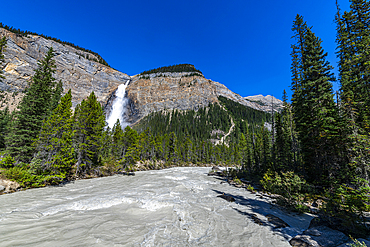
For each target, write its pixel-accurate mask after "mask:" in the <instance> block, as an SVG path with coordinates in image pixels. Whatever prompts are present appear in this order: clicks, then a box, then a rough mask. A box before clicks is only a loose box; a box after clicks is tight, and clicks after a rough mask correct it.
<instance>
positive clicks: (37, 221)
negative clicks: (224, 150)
mask: <svg viewBox="0 0 370 247" xmlns="http://www.w3.org/2000/svg"><path fill="white" fill-rule="evenodd" d="M208 171H209V168H171V169H166V170H161V171H147V172H137V173H136V176H131V177H128V176H118V175H116V176H112V177H105V178H99V179H89V180H79V181H75V182H74V183H70V184H66V185H64V186H61V187H47V188H40V189H31V190H27V191H22V192H17V193H13V194H8V195H1V196H0V236H1V246H22V245H23V246H290V245H289V243H288V240H289V239H290V238H291V237H292V236H293V235H294V234H298V233H299V231H301V229H304V228H306V227H307V226H308V224H309V220H310V217H309V216H295V215H289V214H287V213H285V212H282V211H280V210H279V209H278V208H276V207H274V206H272V205H271V204H269V201H268V199H261V198H259V197H257V196H256V195H255V194H251V193H250V192H248V191H246V190H244V189H240V188H235V187H232V186H230V185H228V184H225V183H222V184H221V183H220V180H219V179H217V178H213V177H209V176H207V172H208ZM222 193H225V194H230V195H232V196H234V197H235V198H236V201H235V202H233V203H231V202H227V201H225V200H223V199H221V198H219V197H217V196H218V195H220V194H222ZM267 214H274V215H276V216H278V217H280V218H282V219H283V220H284V221H286V222H287V223H288V224H289V225H290V226H291V227H288V228H284V229H274V228H273V227H272V226H271V225H270V224H269V222H268V220H267V218H266V217H265V215H267ZM250 215H256V216H255V217H258V218H259V219H260V220H261V221H262V222H264V225H258V224H256V223H255V222H254V221H253V219H252V218H251V217H249V216H250Z"/></svg>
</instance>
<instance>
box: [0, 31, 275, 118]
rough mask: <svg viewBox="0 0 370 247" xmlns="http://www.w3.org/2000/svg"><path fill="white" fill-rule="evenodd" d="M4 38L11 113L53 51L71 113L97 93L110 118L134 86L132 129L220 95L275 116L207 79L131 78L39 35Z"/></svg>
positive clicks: (4, 85) (258, 102)
mask: <svg viewBox="0 0 370 247" xmlns="http://www.w3.org/2000/svg"><path fill="white" fill-rule="evenodd" d="M2 36H6V38H7V47H6V51H5V53H4V55H5V63H4V64H3V68H2V69H3V71H4V76H5V78H6V79H5V80H3V82H0V90H2V91H8V92H7V93H3V94H4V95H3V94H1V95H0V100H2V101H1V102H0V107H5V105H6V104H7V105H8V106H9V107H10V109H14V108H15V106H16V105H17V104H18V102H19V100H20V98H21V97H22V96H23V94H22V93H21V92H22V91H23V90H24V89H25V88H26V87H27V86H28V84H29V82H30V81H31V79H32V76H33V75H34V70H35V69H36V68H37V61H38V60H41V59H43V58H44V56H45V54H46V52H47V51H48V50H49V48H50V47H53V49H54V51H55V61H56V72H55V74H54V77H55V78H56V79H57V80H62V82H63V86H64V92H67V91H68V90H69V89H71V90H72V97H73V98H72V103H73V107H75V106H76V105H77V104H78V103H80V102H81V101H82V99H85V98H86V97H87V96H88V95H89V94H90V93H91V91H94V92H95V94H96V96H97V98H98V100H99V101H100V102H101V103H102V104H103V105H104V107H105V110H106V113H107V115H109V113H110V110H111V104H112V102H113V101H114V99H115V95H114V92H115V90H116V89H117V87H118V86H119V85H120V84H123V83H126V82H127V81H128V80H131V81H130V84H129V85H128V87H127V89H126V93H127V97H128V104H127V105H126V107H127V111H125V114H126V116H125V118H126V119H127V121H128V122H129V123H131V124H133V123H135V122H137V121H138V120H139V119H141V118H143V117H145V116H147V115H148V114H150V113H151V112H155V111H160V110H165V109H179V110H190V109H195V110H197V109H199V108H201V107H205V106H208V104H209V103H214V102H218V96H220V95H221V96H224V97H226V98H229V99H231V100H234V101H236V102H239V103H240V104H242V105H245V106H247V107H251V108H254V109H257V110H262V111H271V107H269V105H268V102H267V103H266V102H265V101H261V100H254V99H251V98H243V97H242V96H240V95H238V94H236V93H234V92H232V91H230V90H229V89H228V88H227V87H225V86H224V85H222V84H221V83H218V82H214V81H212V80H209V79H206V78H204V77H203V76H200V75H199V74H198V75H194V73H190V72H182V73H153V74H149V75H141V76H140V75H138V76H133V77H130V76H128V75H127V74H124V73H122V72H119V71H117V70H114V69H112V68H109V67H107V66H105V65H102V64H100V63H97V62H94V61H91V59H96V57H95V55H93V54H90V53H88V52H85V51H81V50H77V49H76V48H74V47H71V46H68V45H63V44H60V43H58V42H55V41H53V40H49V39H45V38H43V37H40V36H37V35H28V36H21V35H17V34H14V33H11V32H9V31H7V30H5V29H2V28H0V37H2ZM87 58H90V59H87ZM13 92H16V93H13ZM267 101H269V99H267ZM277 101H278V100H276V102H277ZM261 102H262V103H261ZM5 103H6V104H5ZM265 103H266V104H265ZM276 110H278V108H276Z"/></svg>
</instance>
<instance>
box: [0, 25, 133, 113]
mask: <svg viewBox="0 0 370 247" xmlns="http://www.w3.org/2000/svg"><path fill="white" fill-rule="evenodd" d="M3 36H6V38H7V47H6V51H5V53H4V56H5V64H4V65H5V66H4V68H3V70H4V76H5V78H6V79H5V80H4V81H3V82H2V83H0V90H2V91H13V92H21V91H23V90H24V89H25V88H26V87H27V86H28V83H29V82H30V80H31V78H32V76H33V75H34V70H35V69H36V68H37V61H38V60H40V59H42V58H43V57H44V56H45V54H46V52H47V51H48V49H49V48H50V47H53V49H54V51H55V61H56V66H57V68H56V69H57V71H56V73H55V75H54V76H55V78H56V79H57V80H62V81H63V85H64V92H67V91H68V90H69V89H71V90H72V96H73V98H72V103H73V106H76V105H77V104H78V103H79V102H80V101H81V100H82V99H85V98H86V97H87V96H88V95H89V94H90V93H91V91H94V92H95V94H96V96H97V98H98V100H99V101H100V102H102V103H103V102H106V101H107V100H108V97H110V94H111V93H112V92H113V91H114V90H115V89H116V88H117V87H118V85H120V84H122V83H125V82H126V81H127V80H129V79H130V77H129V76H128V75H126V74H124V73H122V72H119V71H117V70H114V69H112V68H110V67H107V66H105V65H102V64H100V63H98V62H95V61H92V60H94V59H95V60H97V59H98V58H97V57H96V56H95V55H93V54H91V53H88V52H85V51H82V50H77V49H76V48H73V47H71V46H68V45H63V44H61V43H58V42H55V41H53V40H49V39H45V38H43V37H40V36H37V35H27V36H22V35H17V34H14V33H11V32H9V31H7V30H5V29H3V28H0V37H3Z"/></svg>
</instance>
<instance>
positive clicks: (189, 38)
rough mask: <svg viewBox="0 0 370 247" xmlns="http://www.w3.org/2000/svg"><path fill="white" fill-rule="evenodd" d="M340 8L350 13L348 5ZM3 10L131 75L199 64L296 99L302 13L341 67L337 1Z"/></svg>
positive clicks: (15, 22)
mask: <svg viewBox="0 0 370 247" xmlns="http://www.w3.org/2000/svg"><path fill="white" fill-rule="evenodd" d="M338 2H339V4H340V6H341V8H342V10H348V9H349V4H350V3H349V1H348V0H339V1H338ZM1 9H2V11H1V17H0V22H2V23H3V24H6V25H9V26H13V27H15V28H20V29H21V30H29V31H33V32H37V33H43V34H45V35H48V36H52V37H56V38H59V39H61V40H64V41H68V42H72V43H74V44H76V45H79V46H81V47H84V48H87V49H90V50H93V51H95V52H97V53H99V54H100V55H101V56H102V57H103V58H104V59H105V60H106V61H107V62H108V63H109V64H110V65H111V66H112V67H113V68H115V69H117V70H119V71H122V72H124V73H127V74H129V75H135V74H138V73H140V72H142V71H144V70H149V69H153V68H157V67H160V66H167V65H173V64H180V63H191V64H194V65H195V67H196V68H197V69H199V70H201V71H202V72H203V74H204V75H205V77H206V78H208V79H212V80H215V81H218V82H221V83H222V84H224V85H226V86H227V87H228V88H229V89H231V90H232V91H234V92H236V93H238V94H240V95H242V96H249V95H256V94H263V95H267V94H270V95H271V94H272V95H274V96H275V97H277V98H281V96H282V91H283V89H286V90H287V91H288V94H289V95H290V88H289V86H290V51H291V50H290V45H291V44H292V42H293V40H292V39H291V36H292V35H293V33H292V31H291V27H292V23H293V20H294V18H295V16H296V15H297V14H300V15H303V17H304V19H305V21H307V23H308V25H309V26H313V31H314V33H316V35H317V36H319V37H320V38H321V39H322V40H323V43H322V45H323V47H324V49H325V51H326V52H328V53H329V55H328V60H329V61H330V62H331V64H332V65H333V66H336V62H337V59H336V56H335V47H336V44H335V35H336V33H335V28H336V25H335V23H334V16H335V13H336V7H335V0H310V1H304V0H282V1H276V0H264V1H251V0H231V1H226V0H225V1H224V0H222V1H221V0H212V1H211V0H187V1H176V0H171V1H169V0H163V1H153V0H136V1H133V0H131V1H127V0H106V1H96V0H89V1H85V0H74V1H71V0H64V1H50V0H48V1H46V0H18V1H15V2H14V1H2V3H1ZM335 87H336V88H337V87H338V85H335Z"/></svg>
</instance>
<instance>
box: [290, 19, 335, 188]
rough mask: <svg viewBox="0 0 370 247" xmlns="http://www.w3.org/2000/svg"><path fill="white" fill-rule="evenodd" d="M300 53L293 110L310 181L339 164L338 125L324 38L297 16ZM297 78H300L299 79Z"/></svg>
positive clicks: (329, 174)
mask: <svg viewBox="0 0 370 247" xmlns="http://www.w3.org/2000/svg"><path fill="white" fill-rule="evenodd" d="M293 30H294V31H295V33H296V37H297V44H296V45H295V48H294V49H296V48H298V50H299V53H300V54H299V56H298V58H296V57H295V56H293V66H298V67H297V68H293V69H294V70H296V71H298V72H297V74H293V82H292V84H293V85H292V87H294V91H293V95H294V99H293V110H294V117H295V121H296V124H297V130H298V133H299V137H300V141H301V147H302V154H303V159H304V165H305V173H306V175H307V176H308V179H309V180H310V181H317V178H318V177H319V178H321V180H322V181H328V180H327V179H328V178H329V177H333V176H335V174H334V173H335V171H336V170H337V168H338V166H340V158H339V157H338V155H337V151H338V150H337V140H338V125H337V120H338V116H337V110H336V105H335V102H334V98H333V97H334V94H333V90H332V83H331V82H332V81H334V77H333V73H332V72H331V70H332V69H333V67H332V66H330V64H329V62H328V61H326V56H327V54H326V53H324V50H323V48H322V47H321V42H322V41H321V40H320V39H319V38H318V37H316V36H315V34H314V33H313V32H312V31H311V29H310V28H308V27H307V25H306V24H305V22H303V18H302V17H301V16H299V15H298V16H297V17H296V20H295V22H294V25H293ZM296 78H297V79H296Z"/></svg>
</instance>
